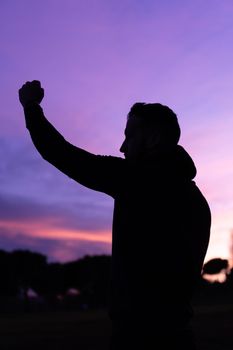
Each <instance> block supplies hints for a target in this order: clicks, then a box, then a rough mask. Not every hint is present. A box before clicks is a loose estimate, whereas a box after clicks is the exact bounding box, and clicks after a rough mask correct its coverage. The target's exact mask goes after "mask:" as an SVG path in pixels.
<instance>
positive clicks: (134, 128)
mask: <svg viewBox="0 0 233 350" xmlns="http://www.w3.org/2000/svg"><path fill="white" fill-rule="evenodd" d="M143 136H144V135H143V131H142V128H141V123H140V120H138V119H137V118H135V117H130V118H129V119H128V121H127V124H126V128H125V140H124V142H123V143H122V145H121V147H120V152H121V153H123V154H124V156H125V158H126V159H131V160H137V159H140V158H142V155H143V150H144V137H143Z"/></svg>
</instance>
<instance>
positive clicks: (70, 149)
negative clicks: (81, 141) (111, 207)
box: [19, 81, 124, 197]
mask: <svg viewBox="0 0 233 350" xmlns="http://www.w3.org/2000/svg"><path fill="white" fill-rule="evenodd" d="M43 95H44V92H43V89H42V88H41V86H40V83H39V82H37V81H33V82H31V83H26V84H25V85H24V86H23V87H22V88H21V89H20V90H19V99H20V102H21V104H22V105H23V107H24V113H25V118H26V127H27V129H28V130H29V132H30V135H31V138H32V141H33V143H34V145H35V147H36V148H37V150H38V152H39V153H40V154H41V156H42V157H43V158H44V159H45V160H47V161H48V162H49V163H51V164H52V165H54V166H55V167H56V168H57V169H59V170H60V171H62V172H63V173H65V174H66V175H68V176H69V177H70V178H72V179H74V180H75V181H77V182H79V183H80V184H82V185H84V186H86V187H88V188H91V189H93V190H96V191H101V192H104V193H107V194H109V195H111V196H113V197H114V196H115V194H116V193H117V191H118V186H119V183H120V182H121V174H123V171H121V169H122V167H123V164H124V160H123V159H121V158H117V157H110V156H98V155H94V154H92V153H89V152H87V151H85V150H83V149H81V148H78V147H75V146H73V145H72V144H70V143H69V142H67V141H66V140H65V139H64V137H63V136H62V135H61V134H60V133H59V132H58V131H57V130H56V129H55V128H54V127H53V126H52V124H51V123H49V121H48V120H47V119H46V118H45V116H44V113H43V110H42V108H41V107H40V105H39V103H40V102H41V100H42V98H43Z"/></svg>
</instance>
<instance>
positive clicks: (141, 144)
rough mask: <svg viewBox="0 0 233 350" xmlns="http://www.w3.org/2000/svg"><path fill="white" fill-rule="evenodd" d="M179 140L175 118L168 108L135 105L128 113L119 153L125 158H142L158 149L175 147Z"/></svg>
mask: <svg viewBox="0 0 233 350" xmlns="http://www.w3.org/2000/svg"><path fill="white" fill-rule="evenodd" d="M179 138H180V127H179V124H178V120H177V116H176V114H175V113H174V112H173V111H172V110H171V109H170V108H169V107H167V106H163V105H161V104H160V103H148V104H146V103H135V104H134V105H133V106H132V107H131V109H130V111H129V113H128V117H127V124H126V129H125V140H124V142H123V144H122V146H121V148H120V152H122V153H124V155H125V158H131V159H138V158H143V157H145V156H148V155H150V154H153V153H154V152H155V151H156V150H157V149H158V148H162V147H166V148H167V147H170V146H175V145H177V143H178V142H179Z"/></svg>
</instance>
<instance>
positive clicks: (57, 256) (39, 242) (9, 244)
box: [0, 227, 111, 262]
mask: <svg viewBox="0 0 233 350" xmlns="http://www.w3.org/2000/svg"><path fill="white" fill-rule="evenodd" d="M0 248H1V249H4V250H7V251H12V250H16V249H29V250H31V251H34V252H40V253H42V254H44V255H46V256H47V257H48V261H60V262H65V261H71V260H75V259H79V258H81V257H83V256H85V255H97V254H110V253H111V245H110V244H109V243H108V242H106V243H105V242H91V244H90V241H85V240H72V239H67V240H59V239H55V238H54V239H48V238H38V237H30V236H28V235H26V234H24V233H23V232H20V231H18V232H14V233H13V232H12V231H11V230H9V229H2V228H1V227H0Z"/></svg>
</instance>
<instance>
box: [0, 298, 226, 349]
mask: <svg viewBox="0 0 233 350" xmlns="http://www.w3.org/2000/svg"><path fill="white" fill-rule="evenodd" d="M195 313H196V315H195V318H194V320H193V329H194V332H195V335H196V338H197V343H198V345H199V349H200V350H233V304H227V305H226V304H222V305H220V304H218V305H214V304H210V305H208V306H207V305H203V306H201V305H199V306H196V307H195ZM110 332H111V325H110V323H109V321H108V317H107V313H106V311H104V310H97V311H79V312H78V311H77V312H72V311H70V312H61V311H59V312H41V313H38V312H37V313H24V314H22V313H18V314H2V315H0V349H1V350H13V349H18V350H19V349H24V350H28V349H30V350H47V349H49V350H61V349H62V350H63V349H64V350H68V349H77V350H100V349H101V350H106V349H108V344H109V337H110Z"/></svg>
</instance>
